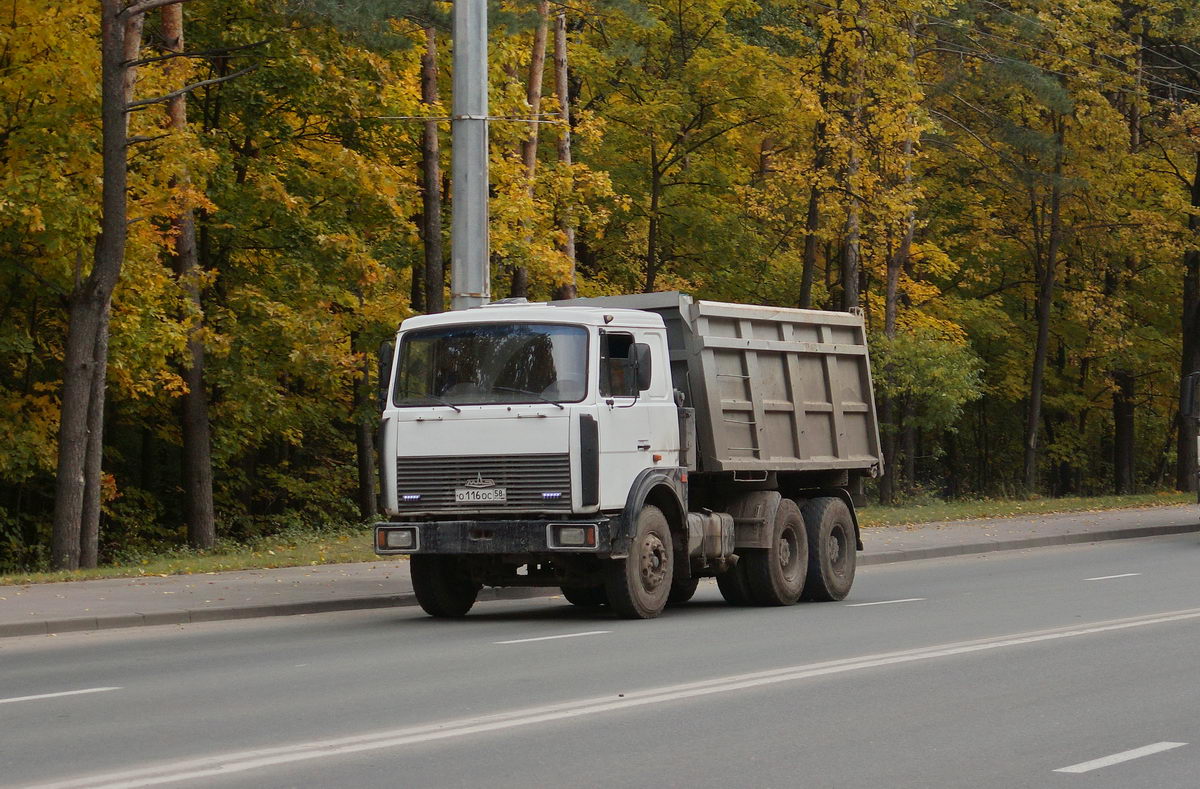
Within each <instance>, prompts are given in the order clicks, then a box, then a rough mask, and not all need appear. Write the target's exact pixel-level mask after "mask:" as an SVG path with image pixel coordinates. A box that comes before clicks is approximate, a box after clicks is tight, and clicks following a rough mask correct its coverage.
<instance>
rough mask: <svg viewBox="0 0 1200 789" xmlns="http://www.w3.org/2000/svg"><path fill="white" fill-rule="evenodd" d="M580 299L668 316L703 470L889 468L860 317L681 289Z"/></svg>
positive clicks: (679, 383)
mask: <svg viewBox="0 0 1200 789" xmlns="http://www.w3.org/2000/svg"><path fill="white" fill-rule="evenodd" d="M581 302H582V303H587V304H589V305H593V306H611V307H623V308H632V309H642V310H647V311H650V312H656V313H658V314H659V315H661V316H662V317H663V320H664V322H665V323H666V326H667V340H668V344H669V345H670V350H671V370H672V376H673V380H674V386H675V388H676V389H679V390H680V391H681V392H683V393H684V396H685V400H686V405H688V406H690V407H693V408H695V410H696V413H695V419H696V434H697V445H698V450H699V452H698V461H699V470H701V471H704V472H728V471H743V472H753V471H766V472H769V471H819V470H829V469H846V470H855V469H858V470H865V471H869V472H871V473H872V474H878V473H880V472H881V471H882V463H883V461H882V453H881V450H880V441H879V424H878V420H877V416H876V411H875V401H874V397H873V392H872V385H871V369H870V361H869V357H868V353H867V342H866V329H865V326H864V323H863V319H862V317H861V316H858V315H854V314H851V313H847V312H827V311H822V310H799V309H788V308H784V307H760V306H750V305H742V304H725V303H721V302H712V301H693V300H692V299H691V298H690V297H689V296H686V295H684V294H680V293H647V294H641V295H635V296H611V297H604V298H598V299H578V300H576V301H575V302H573V303H581Z"/></svg>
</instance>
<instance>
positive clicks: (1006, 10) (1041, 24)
mask: <svg viewBox="0 0 1200 789" xmlns="http://www.w3.org/2000/svg"><path fill="white" fill-rule="evenodd" d="M979 2H981V3H984V4H986V5H990V6H991V7H992V8H996V9H999V10H1000V11H1003V12H1004V13H1006V14H1008V15H1009V16H1012V17H1015V18H1017V19H1021V20H1024V21H1026V22H1029V23H1031V24H1034V25H1037V26H1038V27H1040V28H1042V29H1043V30H1045V31H1047V32H1052V33H1054V34H1055V35H1057V36H1059V37H1060V38H1062V39H1064V40H1065V41H1068V42H1070V43H1072V44H1074V45H1075V46H1079V47H1082V46H1085V45H1084V44H1080V43H1079V42H1078V41H1074V40H1072V39H1070V38H1067V37H1066V36H1064V35H1063V34H1062V33H1061V32H1060V31H1057V30H1051V28H1050V26H1049V25H1047V24H1046V23H1045V22H1043V21H1041V20H1040V19H1036V18H1034V17H1031V16H1026V15H1025V14H1018V13H1017V12H1016V11H1013V10H1011V9H1009V8H1005V7H1004V6H1002V5H1000V4H999V3H997V2H994V0H979ZM1047 5H1049V6H1050V7H1051V8H1055V9H1057V10H1060V11H1065V10H1066V9H1064V8H1062V7H1061V6H1055V5H1053V4H1051V3H1049V2H1047ZM1088 21H1090V20H1088ZM1092 30H1093V31H1095V32H1104V33H1105V34H1108V35H1117V36H1120V37H1121V38H1123V39H1125V40H1126V41H1128V42H1129V43H1131V44H1133V45H1134V46H1135V47H1137V48H1138V49H1141V50H1145V51H1146V52H1149V53H1151V54H1154V55H1157V56H1158V57H1160V58H1162V59H1163V60H1166V61H1169V62H1171V63H1174V64H1175V65H1177V66H1181V67H1183V68H1184V69H1186V70H1188V71H1191V72H1192V73H1194V74H1200V70H1197V69H1196V68H1195V67H1194V66H1189V65H1188V64H1187V63H1184V62H1183V61H1180V60H1176V59H1175V58H1173V57H1171V56H1170V55H1167V54H1164V53H1162V52H1159V51H1158V50H1156V49H1152V48H1151V47H1149V46H1147V45H1146V43H1145V42H1144V41H1138V40H1137V39H1135V38H1133V37H1131V36H1129V35H1128V34H1126V33H1122V32H1121V31H1119V30H1104V31H1100V30H1099V29H1098V28H1095V27H1093V28H1092ZM1185 49H1188V47H1185ZM1192 51H1194V50H1192ZM1097 54H1099V55H1100V56H1101V57H1104V58H1107V59H1108V60H1111V61H1113V62H1114V63H1118V64H1120V65H1122V66H1124V65H1126V64H1125V62H1124V61H1122V60H1121V59H1120V58H1116V57H1113V56H1112V55H1108V54H1105V53H1103V52H1099V53H1097Z"/></svg>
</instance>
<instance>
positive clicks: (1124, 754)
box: [1054, 742, 1187, 773]
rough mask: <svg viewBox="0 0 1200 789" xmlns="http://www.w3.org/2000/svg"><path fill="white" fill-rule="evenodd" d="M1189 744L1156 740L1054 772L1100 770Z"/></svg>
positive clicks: (1060, 768)
mask: <svg viewBox="0 0 1200 789" xmlns="http://www.w3.org/2000/svg"><path fill="white" fill-rule="evenodd" d="M1185 745H1187V743H1186V742H1156V743H1154V744H1153V745H1147V746H1144V747H1142V748H1134V749H1133V750H1132V751H1121V752H1120V753H1114V754H1113V755H1112V756H1105V757H1103V758H1100V759H1092V760H1091V761H1090V762H1080V763H1079V764H1072V765H1071V766H1070V767H1059V768H1058V769H1057V770H1055V771H1054V772H1056V773H1086V772H1090V771H1091V770H1099V769H1100V768H1101V767H1111V766H1112V765H1114V764H1120V763H1121V762H1128V761H1130V760H1132V759H1140V758H1142V757H1143V756H1153V755H1154V754H1156V753H1162V752H1163V751H1169V750H1172V749H1173V748H1182V747H1183V746H1185Z"/></svg>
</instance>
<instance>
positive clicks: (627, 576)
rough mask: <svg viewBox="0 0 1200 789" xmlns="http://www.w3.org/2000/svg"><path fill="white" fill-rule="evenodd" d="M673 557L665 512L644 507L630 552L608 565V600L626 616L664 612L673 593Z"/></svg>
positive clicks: (648, 616) (645, 615) (634, 616)
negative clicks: (668, 597) (668, 598)
mask: <svg viewBox="0 0 1200 789" xmlns="http://www.w3.org/2000/svg"><path fill="white" fill-rule="evenodd" d="M673 558H674V557H673V555H672V551H671V529H670V527H669V526H668V525H667V518H666V516H665V515H663V514H662V510H660V509H659V508H658V507H655V506H653V505H647V506H645V507H643V508H642V511H641V512H640V513H638V516H637V526H636V528H635V529H634V534H633V540H632V542H631V543H630V545H629V556H627V557H625V558H624V559H614V560H612V561H610V562H609V564H608V567H607V568H606V574H605V579H604V580H605V583H604V586H605V589H606V590H607V591H608V604H609V605H611V606H612V608H613V610H614V611H616V612H617V614H619V615H620V616H621V617H623V618H625V619H653V618H654V617H656V616H658V615H659V614H661V613H662V610H663V608H664V607H665V606H666V604H667V596H668V595H669V594H670V593H671V577H672V575H673V574H674V566H673V564H672V562H673Z"/></svg>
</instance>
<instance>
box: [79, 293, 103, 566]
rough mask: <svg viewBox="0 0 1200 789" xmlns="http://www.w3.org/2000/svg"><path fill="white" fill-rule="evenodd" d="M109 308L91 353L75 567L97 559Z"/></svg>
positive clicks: (93, 562)
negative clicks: (77, 563)
mask: <svg viewBox="0 0 1200 789" xmlns="http://www.w3.org/2000/svg"><path fill="white" fill-rule="evenodd" d="M108 318H109V309H108V307H107V306H106V307H105V308H104V314H103V315H102V316H101V319H100V325H99V327H98V328H97V332H96V344H95V350H94V351H93V355H92V385H91V389H90V391H89V397H90V400H89V402H88V414H87V419H88V438H87V454H86V456H85V457H84V471H83V509H82V510H81V512H80V519H79V566H80V567H81V568H93V567H95V566H96V565H97V563H98V562H99V559H100V515H101V494H102V492H103V484H102V483H103V473H104V472H103V465H104V400H105V397H104V395H105V389H106V387H107V383H108V382H107V380H106V378H107V375H106V370H107V364H106V363H105V362H106V361H107V359H108Z"/></svg>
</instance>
